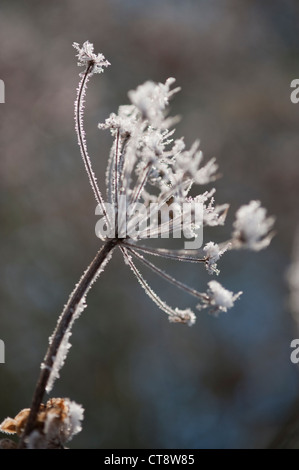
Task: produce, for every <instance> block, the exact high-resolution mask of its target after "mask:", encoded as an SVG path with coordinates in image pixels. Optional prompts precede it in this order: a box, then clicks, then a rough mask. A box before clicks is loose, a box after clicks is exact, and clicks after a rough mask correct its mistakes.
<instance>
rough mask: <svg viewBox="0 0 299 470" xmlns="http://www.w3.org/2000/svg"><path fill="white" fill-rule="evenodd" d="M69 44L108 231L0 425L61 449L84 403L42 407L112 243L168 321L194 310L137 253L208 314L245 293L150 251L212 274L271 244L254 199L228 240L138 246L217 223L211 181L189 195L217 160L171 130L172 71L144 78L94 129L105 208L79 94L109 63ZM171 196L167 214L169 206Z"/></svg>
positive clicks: (212, 172) (78, 108)
mask: <svg viewBox="0 0 299 470" xmlns="http://www.w3.org/2000/svg"><path fill="white" fill-rule="evenodd" d="M74 47H75V49H76V51H77V58H78V65H79V66H83V67H84V72H83V73H81V80H80V83H79V87H78V89H77V99H76V101H75V129H76V133H77V137H78V144H79V148H80V153H81V156H82V159H83V162H84V165H85V169H86V172H87V175H88V178H89V182H90V185H91V187H92V190H93V192H94V195H95V199H96V202H97V204H98V207H99V210H100V212H101V214H102V215H103V224H104V225H105V227H106V231H105V232H104V231H102V232H101V236H102V240H103V242H104V245H103V247H102V248H101V249H100V250H99V252H98V253H97V255H96V256H95V258H94V260H93V261H92V263H91V264H90V265H89V266H88V268H87V270H86V271H85V273H84V274H83V276H82V278H81V279H80V281H79V283H78V284H77V285H76V287H75V289H74V291H73V293H72V294H71V296H70V298H69V300H68V302H67V304H66V306H65V308H64V310H63V312H62V314H61V316H60V317H59V319H58V323H57V326H56V328H55V330H54V333H53V335H52V336H51V337H50V340H49V348H48V351H47V353H46V356H45V359H44V361H43V362H42V365H41V371H40V376H39V379H38V382H37V385H36V388H35V391H34V395H33V399H32V404H31V408H30V409H26V410H22V411H21V412H20V413H19V414H18V415H17V416H16V417H15V418H14V419H11V418H7V419H6V420H5V421H4V422H3V423H2V424H1V426H0V429H1V430H2V431H3V432H8V433H17V434H18V435H20V437H21V438H20V444H19V447H25V448H54V447H64V444H65V442H66V441H67V440H69V439H70V438H71V437H72V435H74V434H76V433H77V432H79V430H81V425H80V422H81V420H82V417H83V410H82V408H80V407H79V405H76V404H74V403H73V402H70V401H69V400H68V399H54V398H53V399H51V400H49V401H48V402H47V404H45V405H43V404H42V400H43V398H44V395H45V392H47V393H49V392H50V391H51V389H52V387H53V384H54V381H55V379H56V378H58V377H59V371H60V369H61V367H62V366H63V364H64V362H65V359H66V355H67V353H68V350H69V348H70V343H69V338H70V336H71V330H72V326H73V323H74V321H75V320H76V319H77V318H78V317H79V315H80V314H81V312H82V311H83V310H84V308H85V307H86V303H85V299H86V295H87V293H88V291H89V290H90V288H91V287H92V285H93V283H94V282H95V281H96V279H97V278H98V276H99V274H100V273H101V272H102V271H103V270H104V268H105V266H106V264H107V262H108V261H109V259H110V257H111V255H112V252H113V250H114V249H115V248H116V247H119V248H120V250H121V253H122V254H123V257H124V261H125V263H126V264H127V265H128V266H129V267H130V268H131V271H132V272H133V274H134V275H135V277H136V278H137V280H138V282H139V283H140V285H141V286H142V287H143V289H144V291H145V293H146V294H147V295H148V296H149V297H150V298H151V299H152V301H153V302H154V303H155V304H156V305H157V306H158V307H159V308H160V309H161V310H162V311H164V312H165V313H166V314H167V316H168V318H169V320H170V321H171V322H175V323H185V324H188V325H192V324H194V322H195V320H196V315H195V313H194V311H193V310H192V309H191V308H189V307H187V308H186V309H179V308H177V307H172V306H170V305H168V304H167V303H166V302H165V301H164V300H162V299H161V298H160V296H159V295H158V294H157V293H156V292H155V291H154V290H153V289H152V288H151V287H150V286H149V284H148V282H147V281H146V280H145V279H144V277H143V275H142V274H141V272H140V271H139V269H138V268H137V266H136V265H135V260H136V262H138V263H140V265H141V266H145V267H146V268H147V269H150V270H151V271H152V272H153V273H155V274H156V275H158V276H160V277H161V278H162V279H163V280H164V281H167V282H170V283H171V284H173V285H175V286H176V287H178V288H180V289H182V290H183V291H185V292H186V293H188V294H190V295H191V296H193V297H195V298H196V301H197V302H198V304H197V305H196V309H197V310H199V311H200V310H202V309H208V311H209V313H211V314H214V315H218V314H219V313H220V312H226V311H227V310H228V309H229V308H231V307H233V305H234V302H235V301H236V300H237V299H238V298H239V297H240V295H241V292H238V293H236V294H234V293H233V292H231V291H229V290H227V289H225V288H224V287H223V286H222V285H221V284H220V283H219V282H217V281H215V280H212V281H210V282H208V286H207V288H206V290H205V291H203V292H201V291H199V290H197V289H195V288H193V287H189V286H187V285H186V284H184V283H183V282H181V281H179V280H177V279H175V278H173V277H172V276H170V275H169V274H167V273H166V272H165V271H162V270H161V269H160V268H158V267H157V266H156V265H155V264H154V263H153V262H152V261H150V260H148V259H147V257H148V256H149V257H153V258H155V257H164V258H168V259H172V260H177V261H181V262H189V263H193V266H194V264H195V265H196V264H197V265H198V264H199V265H201V266H203V267H204V268H205V269H206V270H207V272H208V273H209V274H210V275H214V274H217V275H218V274H219V269H218V266H217V263H218V261H219V259H220V257H222V256H223V255H224V253H225V252H227V251H229V250H232V249H241V248H247V249H250V250H254V251H258V250H260V249H262V248H265V247H266V246H268V245H269V243H270V241H271V238H272V236H273V232H272V226H273V223H274V220H273V218H272V217H267V215H266V210H265V209H264V208H263V207H261V204H260V202H259V201H251V202H250V203H249V204H248V205H245V206H242V207H241V208H240V209H239V210H238V211H237V213H236V220H235V222H234V229H233V232H232V236H231V239H230V240H228V241H226V242H225V243H223V244H221V245H218V244H217V243H214V242H213V241H210V242H209V243H207V244H206V245H205V246H204V247H203V248H202V249H196V250H186V249H180V250H171V249H165V248H152V247H149V246H146V245H144V244H140V240H146V239H148V238H150V237H151V236H154V237H158V236H162V237H163V236H164V235H165V234H167V233H168V232H167V231H169V229H172V230H176V231H177V230H181V229H182V228H184V233H186V232H187V233H188V236H189V238H191V237H194V238H196V237H197V236H198V230H199V228H200V227H199V225H200V224H202V226H203V227H206V226H212V227H215V226H218V225H223V224H224V223H225V218H226V214H227V210H228V207H229V206H228V204H222V205H215V199H214V195H215V189H214V188H212V189H209V190H203V191H201V192H199V194H198V195H197V196H195V197H192V196H190V190H191V188H192V187H193V186H194V185H197V186H199V187H202V186H205V185H207V184H209V183H211V182H214V181H215V180H216V179H217V177H218V174H217V171H218V166H217V164H216V162H215V159H211V160H210V161H208V162H207V163H205V164H204V163H203V154H202V152H201V151H200V150H199V142H198V141H196V142H195V143H194V144H193V145H192V146H191V148H190V149H186V146H185V143H184V139H183V138H179V139H174V137H173V136H174V132H175V130H174V129H171V128H172V127H173V125H174V124H175V123H176V122H177V118H171V117H168V116H167V113H166V110H167V106H168V103H169V100H170V99H171V98H172V97H173V95H174V94H175V93H177V92H178V91H179V90H180V89H179V88H175V89H172V88H171V87H172V85H173V84H174V82H175V79H174V78H169V79H168V80H166V82H165V83H164V84H163V83H158V84H157V83H154V82H151V81H148V82H146V83H144V84H143V85H141V86H139V87H138V88H137V89H136V90H134V91H130V92H129V93H128V96H129V99H130V102H131V104H129V105H125V106H120V107H119V109H118V113H117V114H115V113H112V114H111V115H110V116H109V117H108V118H107V119H106V121H105V122H104V123H102V124H99V128H100V129H109V130H110V132H111V135H112V137H113V143H112V147H111V152H110V156H109V159H108V165H107V170H106V195H107V203H108V204H109V207H110V210H109V211H108V210H106V207H107V205H106V204H105V202H104V198H103V196H102V193H101V191H100V188H99V186H98V183H97V179H96V177H95V174H94V171H93V169H92V164H91V159H90V157H89V155H88V149H87V143H86V140H85V131H84V99H85V94H86V89H87V84H88V81H89V79H90V78H91V77H92V76H93V75H94V74H97V73H101V72H103V67H107V66H108V65H110V64H109V62H108V61H107V60H106V59H105V57H104V56H103V55H102V54H95V53H94V50H93V45H92V44H91V43H89V42H88V41H87V42H85V43H84V44H83V45H82V47H80V46H79V44H77V43H74ZM139 204H142V207H143V210H144V213H143V219H144V221H145V222H146V229H145V228H143V229H142V228H141V229H140V230H133V229H134V227H135V225H136V221H137V220H138V217H137V215H136V210H137V208H138V205H139ZM170 204H171V205H172V215H171V217H170V215H169V210H168V211H167V208H168V206H169V205H170ZM198 204H200V205H201V208H202V219H201V221H200V222H199V221H198V218H197V217H196V211H195V210H194V207H195V206H196V205H198ZM186 206H187V207H189V209H190V210H189V211H187V212H188V217H187V216H186V213H187V212H185V211H184V210H182V208H183V207H186ZM111 208H112V209H111ZM163 213H164V214H165V213H166V214H167V216H166V221H165V218H164V220H163V217H158V216H157V214H163ZM119 216H120V217H119ZM169 219H171V220H169ZM112 220H117V226H116V230H113V229H114V228H115V227H112V225H113V224H112ZM166 222H167V223H166ZM168 222H170V223H168ZM124 223H125V224H126V225H127V227H128V228H129V229H130V230H129V231H128V232H126V236H122V233H123V228H124V227H123V225H124ZM127 233H129V234H130V236H128V235H127Z"/></svg>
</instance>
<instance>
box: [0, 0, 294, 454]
mask: <svg viewBox="0 0 299 470" xmlns="http://www.w3.org/2000/svg"><path fill="white" fill-rule="evenodd" d="M298 24H299V5H298V2H296V1H295V0H286V1H284V2H281V1H278V0H271V1H264V2H259V1H257V0H250V1H249V0H243V2H239V1H237V0H221V1H220V0H213V1H209V2H206V1H204V0H184V1H183V2H182V1H179V0H172V1H161V0H159V1H157V0H152V1H145V0H144V1H142V0H139V1H137V0H126V1H120V0H109V1H108V0H87V1H84V2H83V1H82V0H65V1H63V2H61V1H58V0H53V1H51V2H40V1H37V0H28V1H26V2H23V1H20V0H15V1H14V2H12V1H8V0H2V1H1V5H0V44H1V49H0V78H1V79H2V80H4V82H5V85H6V89H5V100H6V102H5V104H1V105H0V113H1V127H0V141H1V160H0V161H1V163H0V165H1V166H0V171H1V187H0V196H1V207H0V211H1V240H2V242H1V245H0V260H1V262H0V272H1V283H0V295H1V316H0V338H1V339H2V340H4V342H5V345H6V363H5V364H1V365H0V384H1V400H0V421H1V420H2V419H4V418H5V417H6V416H15V414H16V413H17V412H18V411H19V410H20V409H22V408H24V407H28V406H29V405H30V402H31V397H32V393H33V389H34V386H35V382H36V379H37V376H38V372H39V366H40V362H41V360H42V358H43V356H44V354H45V351H46V348H47V344H48V337H49V335H50V334H51V333H52V330H53V328H54V326H55V324H56V320H57V317H58V315H59V314H60V312H61V310H62V307H63V305H64V303H65V302H66V300H67V298H68V296H69V294H70V292H71V291H72V289H73V287H74V285H75V283H77V281H78V279H79V278H80V276H81V274H82V272H83V270H84V269H85V268H86V266H87V265H88V264H89V262H90V261H91V259H92V258H93V256H94V254H95V253H96V251H97V250H98V249H99V246H100V241H99V240H98V239H97V238H96V236H95V234H94V226H95V223H96V220H97V218H96V216H95V215H94V210H95V200H94V198H93V193H92V190H91V188H90V187H89V184H88V180H87V177H86V174H85V172H84V167H83V163H82V161H81V159H80V154H79V149H78V147H77V141H76V136H75V132H74V121H73V102H74V99H75V90H76V87H77V83H78V73H79V69H78V68H77V66H76V59H75V51H74V49H73V48H72V42H73V41H76V42H79V43H80V44H81V43H82V42H83V41H85V40H87V39H88V40H89V41H91V42H93V43H94V45H95V51H96V52H100V51H101V52H103V53H104V55H105V57H106V58H107V59H108V60H109V61H110V62H111V64H112V65H111V67H109V68H108V69H107V70H106V71H105V73H104V74H103V75H101V76H95V77H94V78H93V79H92V81H91V83H90V86H89V90H88V95H87V105H86V109H87V112H86V120H85V127H86V132H87V140H88V143H89V151H90V155H91V156H92V159H93V162H94V167H95V170H96V173H97V176H98V179H99V182H100V183H101V184H102V183H103V180H104V170H105V166H106V161H107V156H108V153H109V146H110V145H111V138H110V135H109V132H106V133H105V132H103V131H99V130H98V129H97V124H98V122H102V121H103V120H104V119H105V118H106V117H107V116H108V115H109V113H110V112H115V111H116V110H117V108H118V106H119V105H120V104H126V103H128V98H127V91H128V90H130V89H133V88H135V87H136V86H137V85H138V84H140V83H143V82H144V81H145V80H148V79H152V80H155V81H161V82H163V81H165V79H166V78H167V77H170V76H174V77H176V79H177V84H178V85H179V86H181V87H182V91H181V92H180V93H179V94H178V95H177V96H176V98H175V100H174V101H173V102H172V103H171V114H172V115H176V114H180V115H181V116H182V120H181V122H180V123H179V124H178V125H177V133H176V136H177V137H180V136H182V135H184V136H185V140H186V143H187V145H190V144H191V143H192V142H193V141H194V140H195V139H196V138H200V140H201V148H202V150H203V152H204V155H205V157H206V159H209V158H211V157H213V156H216V157H217V161H218V163H219V166H220V170H221V173H222V175H223V178H222V179H221V180H219V181H217V185H216V187H217V193H216V200H217V202H218V203H219V204H220V203H224V202H229V203H230V205H231V207H230V212H229V216H228V220H227V223H226V226H225V227H224V228H223V229H218V228H216V229H214V230H211V231H206V232H205V233H204V242H205V243H206V242H208V241H210V239H212V240H214V241H220V240H226V239H227V238H228V237H229V236H230V233H231V224H232V222H233V220H234V213H235V211H236V209H237V208H238V207H239V206H240V205H241V204H244V203H247V202H249V201H250V200H252V199H259V200H261V201H262V204H263V205H264V206H265V207H267V209H268V213H269V214H271V215H275V216H276V218H277V222H276V230H277V235H276V237H275V238H274V240H273V242H272V244H271V246H270V247H269V248H268V249H267V250H265V251H262V252H260V253H248V252H245V251H244V252H236V253H233V252H232V253H228V254H226V255H225V256H224V257H223V259H222V262H220V264H219V267H220V269H221V274H220V276H219V281H220V282H221V283H223V285H224V286H225V287H227V288H229V289H230V290H233V291H234V292H237V291H239V290H242V291H244V294H243V296H242V297H241V299H240V300H239V301H238V302H237V304H236V305H235V308H234V309H232V310H231V311H229V312H228V313H227V314H223V315H222V316H220V317H219V318H213V317H210V316H209V315H208V314H207V313H205V312H202V313H200V314H199V315H198V319H197V323H196V325H195V326H194V327H193V328H188V327H185V326H183V325H179V324H169V322H168V321H167V318H166V316H165V314H163V312H161V311H159V310H158V308H157V307H156V306H155V305H154V304H152V303H151V301H150V300H149V299H148V298H147V297H146V296H145V294H144V292H143V291H142V289H141V288H140V286H139V285H138V284H137V281H136V280H135V278H134V277H133V274H132V273H131V271H130V270H129V268H128V267H127V266H125V265H124V263H123V261H122V259H121V256H120V253H118V252H116V253H115V254H114V256H113V259H112V261H111V262H110V263H109V265H108V267H107V269H106V271H105V273H104V274H103V275H102V276H101V278H100V279H99V281H98V282H97V284H96V285H95V286H94V288H93V290H92V291H91V293H90V294H89V296H88V307H87V309H86V310H85V311H84V313H83V315H82V317H81V318H80V320H79V321H78V322H77V323H76V324H75V327H74V330H73V336H72V339H71V343H72V345H73V346H72V349H71V351H70V354H69V356H68V358H67V362H66V365H65V367H64V369H63V370H62V372H61V379H60V380H59V381H57V383H56V385H55V388H54V390H53V392H52V393H53V396H63V397H70V398H71V399H72V400H75V401H77V402H78V403H81V404H82V405H83V406H84V408H85V410H86V411H85V420H84V426H83V431H82V432H81V433H80V434H79V435H78V436H77V437H76V438H75V439H74V440H73V441H72V442H71V444H70V447H73V448H106V449H113V448H178V449H179V448H262V447H266V446H268V445H269V443H270V442H271V441H272V439H273V438H274V437H275V436H276V434H277V433H278V432H279V431H280V429H281V427H282V426H283V424H284V423H285V421H286V420H288V419H289V417H290V415H294V411H293V406H294V404H295V403H296V400H297V398H298V396H299V375H298V368H297V366H296V365H294V364H292V363H291V361H290V352H291V350H290V342H291V340H292V339H293V338H297V337H299V333H298V331H297V329H296V327H295V322H294V321H293V319H292V316H291V314H290V309H289V300H288V299H289V287H288V283H287V280H286V272H287V269H288V267H289V265H290V264H291V263H292V256H293V250H292V246H293V241H294V233H295V228H296V225H297V222H298V206H297V201H298V198H299V184H298V176H299V165H298V148H299V132H298V125H299V104H298V105H295V104H292V103H291V101H290V93H291V88H290V83H291V81H292V80H293V79H294V78H299V55H298V50H299V34H298ZM102 188H103V186H102ZM160 265H161V266H162V267H163V268H165V269H167V270H168V272H170V273H172V274H173V275H175V276H177V277H178V278H179V279H181V280H182V281H184V282H186V283H189V284H191V285H193V286H194V287H196V288H198V289H199V290H205V288H206V283H207V282H208V281H209V280H211V278H210V277H209V275H208V274H207V273H206V272H204V269H202V266H195V265H188V264H186V265H185V264H184V263H180V264H179V266H178V265H177V264H176V263H173V262H170V261H169V262H165V263H161V264H160ZM143 272H144V274H145V277H146V278H147V280H148V281H149V283H150V285H152V286H153V287H156V288H157V290H158V291H159V293H160V295H161V297H162V298H163V299H165V300H169V301H170V302H171V304H172V305H177V304H179V305H182V306H183V305H184V306H191V307H192V306H194V302H193V299H192V298H189V297H186V296H184V295H183V293H178V292H176V289H174V288H173V287H171V286H170V285H168V284H165V285H164V284H163V282H161V280H160V279H156V278H155V276H154V275H152V273H151V272H146V271H144V270H143Z"/></svg>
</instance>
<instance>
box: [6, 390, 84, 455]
mask: <svg viewBox="0 0 299 470" xmlns="http://www.w3.org/2000/svg"><path fill="white" fill-rule="evenodd" d="M83 412H84V410H83V408H82V407H81V406H80V405H78V404H77V403H75V402H73V401H70V400H69V399H68V398H51V399H50V400H48V402H47V403H46V405H42V404H41V405H40V407H39V411H38V414H37V419H36V423H35V428H34V430H33V431H32V432H31V433H30V434H29V435H28V436H27V438H26V447H27V448H28V449H63V448H64V446H65V444H66V443H67V442H68V441H70V440H71V439H72V437H73V436H74V435H75V434H77V433H78V432H80V431H81V429H82V428H81V421H82V419H83ZM29 413H30V408H25V409H24V410H22V411H20V412H19V413H18V414H17V415H16V416H15V418H6V419H5V420H4V421H3V423H1V424H0V430H1V431H2V432H4V433H7V434H17V435H18V436H21V435H22V433H23V432H24V429H25V426H26V423H27V421H28V416H29ZM9 442H12V441H9ZM3 445H4V446H6V448H9V444H8V443H3ZM10 445H12V444H10ZM11 448H13V446H12V447H11Z"/></svg>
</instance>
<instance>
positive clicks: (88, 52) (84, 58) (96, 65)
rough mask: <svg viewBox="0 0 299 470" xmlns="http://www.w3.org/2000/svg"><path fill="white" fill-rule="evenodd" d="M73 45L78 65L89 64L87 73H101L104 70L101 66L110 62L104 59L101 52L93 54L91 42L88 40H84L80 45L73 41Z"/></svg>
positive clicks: (86, 65)
mask: <svg viewBox="0 0 299 470" xmlns="http://www.w3.org/2000/svg"><path fill="white" fill-rule="evenodd" d="M73 47H74V48H75V49H76V50H77V52H78V54H77V57H78V65H79V66H80V67H88V66H91V69H90V72H89V73H101V72H103V71H104V69H103V67H108V65H110V62H108V60H106V59H105V57H104V56H103V54H95V53H94V52H93V44H91V43H90V42H89V41H85V42H84V43H83V46H82V47H80V45H79V44H78V43H77V42H74V43H73Z"/></svg>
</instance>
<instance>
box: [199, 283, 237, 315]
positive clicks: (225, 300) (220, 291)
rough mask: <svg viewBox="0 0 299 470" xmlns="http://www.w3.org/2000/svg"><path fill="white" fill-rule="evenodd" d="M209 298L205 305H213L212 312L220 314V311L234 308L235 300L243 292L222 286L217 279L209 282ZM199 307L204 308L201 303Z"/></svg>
mask: <svg viewBox="0 0 299 470" xmlns="http://www.w3.org/2000/svg"><path fill="white" fill-rule="evenodd" d="M208 286H209V288H208V291H207V298H206V300H205V304H206V305H205V306H209V307H211V313H213V314H218V313H219V312H226V311H227V310H228V309H229V308H232V307H233V305H234V302H235V301H236V300H237V299H238V298H239V297H240V296H241V295H242V292H238V293H237V294H234V293H233V292H231V291H229V290H227V289H225V288H224V287H222V285H221V284H219V282H217V281H210V282H209V283H208ZM198 308H199V309H201V308H203V306H202V305H201V304H200V305H199V306H198Z"/></svg>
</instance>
